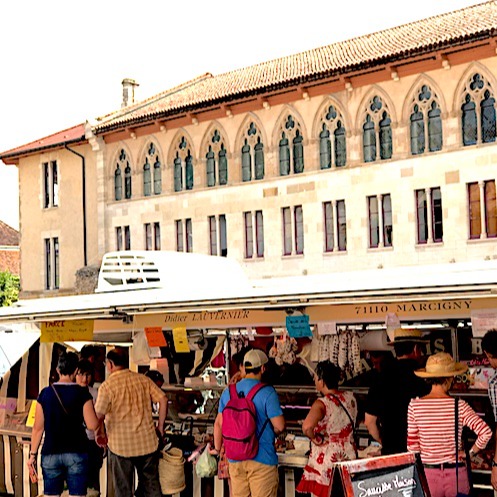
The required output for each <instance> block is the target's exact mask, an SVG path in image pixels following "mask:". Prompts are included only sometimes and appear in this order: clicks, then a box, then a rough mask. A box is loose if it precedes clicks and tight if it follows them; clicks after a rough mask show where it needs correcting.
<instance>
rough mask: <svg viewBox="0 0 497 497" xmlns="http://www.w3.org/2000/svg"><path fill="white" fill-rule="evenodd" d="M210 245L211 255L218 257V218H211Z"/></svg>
mask: <svg viewBox="0 0 497 497" xmlns="http://www.w3.org/2000/svg"><path fill="white" fill-rule="evenodd" d="M209 243H210V248H211V251H210V252H211V255H217V223H216V216H209Z"/></svg>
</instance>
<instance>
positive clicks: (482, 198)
mask: <svg viewBox="0 0 497 497" xmlns="http://www.w3.org/2000/svg"><path fill="white" fill-rule="evenodd" d="M478 186H479V187H480V219H481V221H480V223H481V234H480V239H481V240H485V239H486V238H487V216H486V215H485V182H484V181H478Z"/></svg>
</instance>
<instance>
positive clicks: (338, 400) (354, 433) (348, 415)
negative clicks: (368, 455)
mask: <svg viewBox="0 0 497 497" xmlns="http://www.w3.org/2000/svg"><path fill="white" fill-rule="evenodd" d="M328 395H329V396H330V397H333V398H334V399H335V400H336V401H337V402H338V405H339V406H340V407H341V408H342V409H343V410H344V411H345V414H346V415H347V417H348V418H349V421H350V425H351V426H352V437H353V439H354V450H355V457H356V459H357V456H358V454H357V447H358V446H359V445H358V443H357V434H356V429H355V423H354V420H353V419H352V416H351V415H350V412H349V411H348V410H347V408H346V407H345V406H344V405H343V402H342V401H341V400H340V399H339V398H338V397H337V396H336V395H334V394H332V393H330V394H328Z"/></svg>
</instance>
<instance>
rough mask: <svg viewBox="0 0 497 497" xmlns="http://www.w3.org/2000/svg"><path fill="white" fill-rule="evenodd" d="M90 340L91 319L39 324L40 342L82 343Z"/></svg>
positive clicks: (91, 333)
mask: <svg viewBox="0 0 497 497" xmlns="http://www.w3.org/2000/svg"><path fill="white" fill-rule="evenodd" d="M92 339H93V320H92V319H77V320H69V321H47V322H44V323H41V337H40V341H41V342H80V341H83V342H84V341H87V340H92Z"/></svg>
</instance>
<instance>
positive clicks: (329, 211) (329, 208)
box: [323, 202, 334, 252]
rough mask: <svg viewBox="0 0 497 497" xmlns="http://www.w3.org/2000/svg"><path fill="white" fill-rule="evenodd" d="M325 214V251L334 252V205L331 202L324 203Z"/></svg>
mask: <svg viewBox="0 0 497 497" xmlns="http://www.w3.org/2000/svg"><path fill="white" fill-rule="evenodd" d="M323 212H324V251H325V252H333V248H334V233H333V204H332V203H331V202H324V203H323Z"/></svg>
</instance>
